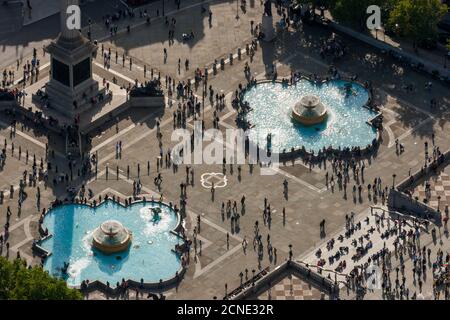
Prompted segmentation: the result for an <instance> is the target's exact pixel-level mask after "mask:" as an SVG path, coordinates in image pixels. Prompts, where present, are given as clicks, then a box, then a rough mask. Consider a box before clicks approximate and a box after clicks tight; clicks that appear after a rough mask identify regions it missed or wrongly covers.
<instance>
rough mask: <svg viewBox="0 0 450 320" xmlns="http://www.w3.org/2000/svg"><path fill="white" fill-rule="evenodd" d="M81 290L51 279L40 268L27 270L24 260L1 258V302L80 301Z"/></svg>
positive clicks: (35, 267) (59, 280)
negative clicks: (11, 260)
mask: <svg viewBox="0 0 450 320" xmlns="http://www.w3.org/2000/svg"><path fill="white" fill-rule="evenodd" d="M82 298H83V296H82V294H81V293H80V291H79V290H76V289H70V288H68V287H67V284H66V282H65V281H64V280H61V279H55V278H53V277H51V276H50V275H49V274H48V273H47V272H46V271H44V270H43V269H42V268H41V267H39V266H34V267H32V268H27V267H26V264H25V262H24V261H22V260H15V261H13V262H10V261H8V260H7V259H5V258H4V257H0V300H80V299H82Z"/></svg>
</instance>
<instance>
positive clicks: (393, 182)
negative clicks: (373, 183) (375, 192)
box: [392, 173, 397, 189]
mask: <svg viewBox="0 0 450 320" xmlns="http://www.w3.org/2000/svg"><path fill="white" fill-rule="evenodd" d="M396 176H397V175H396V174H395V173H394V174H393V175H392V189H394V188H395V177H396Z"/></svg>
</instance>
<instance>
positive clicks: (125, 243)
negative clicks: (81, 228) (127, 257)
mask: <svg viewBox="0 0 450 320" xmlns="http://www.w3.org/2000/svg"><path fill="white" fill-rule="evenodd" d="M131 238H132V236H131V232H130V231H128V230H127V229H126V228H125V227H124V226H123V225H122V224H121V223H120V222H119V221H116V220H108V221H105V222H103V223H102V224H101V226H100V227H98V228H97V229H95V231H94V236H93V239H92V245H93V246H94V248H96V249H98V250H100V251H101V252H103V253H105V254H112V253H117V252H121V251H125V250H126V249H128V247H129V246H130V244H131Z"/></svg>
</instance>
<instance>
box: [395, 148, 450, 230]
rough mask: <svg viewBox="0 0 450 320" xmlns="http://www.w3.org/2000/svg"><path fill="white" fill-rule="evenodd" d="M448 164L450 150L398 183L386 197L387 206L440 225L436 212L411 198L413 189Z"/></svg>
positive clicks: (439, 217) (449, 161)
mask: <svg viewBox="0 0 450 320" xmlns="http://www.w3.org/2000/svg"><path fill="white" fill-rule="evenodd" d="M449 163H450V150H448V151H447V152H445V153H443V154H442V155H441V156H440V157H439V158H438V159H437V160H436V161H433V162H432V163H431V164H430V165H428V166H426V167H422V168H421V169H419V170H418V171H416V172H415V173H413V174H412V175H411V176H409V177H408V178H405V179H403V180H402V181H400V183H398V184H397V185H396V187H395V189H391V190H390V192H389V197H388V206H389V207H391V208H393V209H396V210H398V211H400V212H408V213H409V214H413V215H415V216H418V217H420V218H422V219H431V220H434V221H435V223H437V224H440V223H441V219H442V215H441V213H440V212H438V211H437V210H435V209H433V208H431V207H430V206H428V205H427V204H426V203H424V202H422V201H421V200H420V199H418V200H416V199H414V198H413V197H412V194H413V190H414V188H415V187H416V186H417V185H418V184H419V183H420V182H421V181H424V180H428V179H430V178H431V177H432V176H436V175H438V174H439V171H440V170H443V169H444V168H445V167H446V166H447V165H448V164H449Z"/></svg>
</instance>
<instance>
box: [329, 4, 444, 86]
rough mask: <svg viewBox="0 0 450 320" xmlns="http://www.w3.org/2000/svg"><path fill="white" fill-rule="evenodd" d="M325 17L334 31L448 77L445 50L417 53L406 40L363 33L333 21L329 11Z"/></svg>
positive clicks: (375, 33) (374, 33)
mask: <svg viewBox="0 0 450 320" xmlns="http://www.w3.org/2000/svg"><path fill="white" fill-rule="evenodd" d="M325 18H326V23H327V25H328V26H330V27H331V28H333V29H335V30H336V31H339V32H342V33H344V34H346V35H348V36H350V37H352V38H355V39H357V40H359V41H362V42H365V43H367V44H369V45H371V46H374V47H376V48H378V49H380V50H385V51H389V50H392V51H394V52H395V53H397V54H399V55H401V56H403V57H404V58H406V59H408V60H410V61H411V62H412V63H415V64H418V63H421V64H423V66H424V70H425V71H427V72H429V73H431V74H432V73H433V72H434V70H437V71H438V72H439V75H441V76H443V77H446V78H450V70H449V69H448V68H447V66H446V63H445V62H446V60H445V59H444V58H445V54H446V52H442V55H439V54H437V53H436V52H437V51H436V50H435V51H425V50H423V49H421V50H420V51H418V53H415V52H414V49H413V48H412V46H411V45H410V44H409V43H407V42H406V41H399V40H393V39H391V38H390V37H389V36H386V35H385V34H384V32H383V37H381V34H380V36H379V37H378V32H375V31H374V32H373V34H363V33H361V32H358V31H355V30H353V29H351V28H348V27H345V26H343V25H340V24H338V23H336V22H334V21H333V20H332V19H333V18H332V16H331V15H330V13H329V12H326V13H325ZM439 61H442V63H439Z"/></svg>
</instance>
